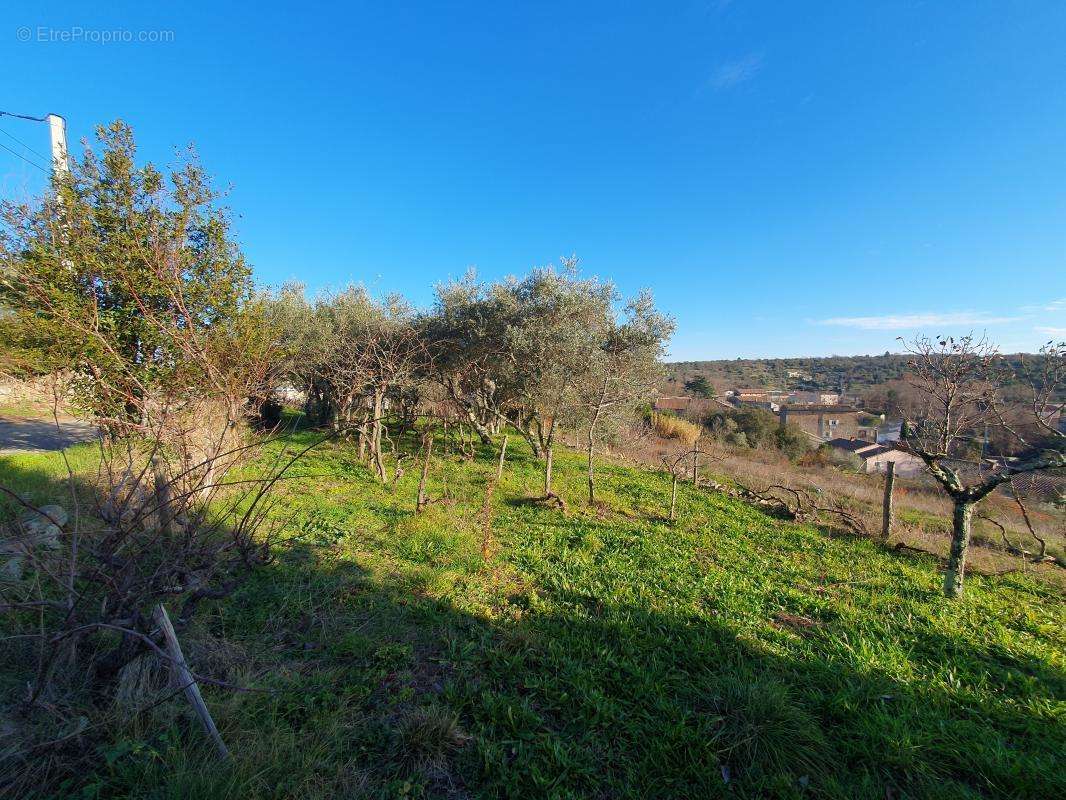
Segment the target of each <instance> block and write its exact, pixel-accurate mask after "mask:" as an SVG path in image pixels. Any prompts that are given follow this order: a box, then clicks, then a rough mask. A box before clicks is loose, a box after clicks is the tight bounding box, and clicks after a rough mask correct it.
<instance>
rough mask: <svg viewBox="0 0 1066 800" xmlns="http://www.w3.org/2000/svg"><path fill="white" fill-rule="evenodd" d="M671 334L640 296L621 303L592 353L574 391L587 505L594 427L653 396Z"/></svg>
mask: <svg viewBox="0 0 1066 800" xmlns="http://www.w3.org/2000/svg"><path fill="white" fill-rule="evenodd" d="M673 330H674V323H673V320H671V319H670V318H669V317H666V316H664V315H663V314H660V313H659V312H658V311H656V310H655V304H654V302H653V301H652V297H651V294H650V293H648V292H642V293H641V294H640V295H638V296H637V297H636V298H634V299H633V300H631V301H630V302H629V303H628V304H627V306H626V309H625V317H624V318H623V319H622V320H621V321H615V320H613V319H612V320H611V321H610V323H609V324H608V326H607V328H606V330H605V331H604V336H603V339H602V340H601V341H600V342H599V346H598V347H597V348H596V349H595V350H594V351H593V354H592V358H591V359H590V361H589V363H588V365H587V367H586V369H585V371H584V373H583V375H582V378H583V380H582V382H581V385H580V387H579V391H578V397H579V402H580V404H581V405H582V406H583V409H582V410H583V411H584V415H585V417H586V430H585V434H586V435H585V453H586V457H587V474H588V487H589V503H590V504H593V503H595V502H596V473H595V459H594V457H593V455H594V451H595V447H596V441H597V436H598V434H599V432H600V428H601V427H602V425H603V423H604V422H605V421H607V420H612V421H617V420H618V419H620V418H624V417H625V416H626V415H627V412H632V411H633V409H634V406H635V405H636V404H637V403H639V402H640V401H643V400H647V399H648V398H650V397H651V396H652V394H653V393H654V392H655V389H656V386H657V385H658V383H659V381H660V380H661V379H662V375H663V369H662V364H661V362H660V359H661V358H662V356H663V355H664V354H665V350H666V343H667V341H668V340H669V338H670V335H671V334H672V333H673Z"/></svg>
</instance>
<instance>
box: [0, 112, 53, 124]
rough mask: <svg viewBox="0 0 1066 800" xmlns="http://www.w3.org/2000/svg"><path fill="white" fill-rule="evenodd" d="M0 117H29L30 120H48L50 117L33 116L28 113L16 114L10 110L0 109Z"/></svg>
mask: <svg viewBox="0 0 1066 800" xmlns="http://www.w3.org/2000/svg"><path fill="white" fill-rule="evenodd" d="M0 117H17V118H19V119H28V120H30V122H48V117H31V116H29V115H28V114H14V113H12V112H10V111H0Z"/></svg>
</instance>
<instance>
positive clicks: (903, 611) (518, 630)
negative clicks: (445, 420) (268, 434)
mask: <svg viewBox="0 0 1066 800" xmlns="http://www.w3.org/2000/svg"><path fill="white" fill-rule="evenodd" d="M308 436H309V434H295V435H293V436H292V437H291V438H290V442H289V443H290V444H298V443H299V442H302V441H305V440H306V439H307V437H308ZM82 452H83V455H82V458H86V456H84V452H85V451H82ZM492 459H493V454H492V453H491V452H489V451H488V450H486V451H484V452H483V453H482V454H481V456H480V457H479V458H478V459H477V460H474V461H464V460H462V459H461V458H459V457H458V456H447V457H445V459H444V460H443V461H442V462H440V463H439V464H438V465H437V467H436V469H435V471H434V473H433V474H432V480H431V485H432V494H433V495H434V496H435V497H440V496H442V495H443V494H444V493H445V483H446V485H447V492H448V493H449V494H450V496H451V498H452V502H450V503H435V504H433V505H431V506H430V507H429V509H428V510H427V511H426V512H425V513H424V514H421V515H415V514H414V505H415V492H416V485H417V478H418V476H417V474H416V472H417V470H416V469H414V468H410V469H409V470H408V474H407V475H406V476H404V477H403V478H402V479H401V480H400V481H399V483H398V485H397V486H396V487H395V489H392V488H387V487H383V486H381V485H380V484H378V483H377V482H376V481H375V480H374V479H373V478H372V476H371V475H370V473H369V472H368V471H367V470H366V469H365V468H364V467H363V466H361V465H360V464H359V463H358V462H357V460H356V458H355V454H354V453H353V451H352V449H351V448H348V447H345V446H343V445H325V446H323V447H322V448H321V449H319V450H318V451H315V452H313V453H312V454H311V455H310V456H309V457H308V458H307V460H306V461H305V462H303V463H302V465H301V467H300V470H301V474H302V475H303V477H301V478H299V479H294V480H289V481H287V482H286V483H285V484H284V485H283V488H282V504H281V506H280V507H279V508H278V514H279V515H282V516H283V517H284V518H285V519H287V520H288V526H287V527H288V530H289V531H290V533H291V535H292V537H293V539H292V542H291V544H290V546H288V547H287V548H285V549H284V550H283V551H280V552H279V556H278V559H277V561H276V563H274V564H273V565H271V566H269V567H267V568H264V569H263V570H261V571H260V572H258V573H257V574H256V575H255V576H254V577H253V579H252V580H251V581H250V582H249V583H247V584H246V585H244V586H243V587H242V588H241V589H240V590H239V592H238V593H237V594H236V595H234V596H232V597H231V598H229V599H228V600H226V601H225V602H223V603H220V604H218V605H215V606H213V607H211V608H210V609H208V610H206V613H205V614H204V616H203V617H202V618H201V620H200V622H199V623H198V624H197V626H196V627H194V628H193V629H190V630H189V631H187V632H186V633H185V634H183V643H184V645H185V647H186V650H187V654H188V655H189V658H190V660H191V661H192V662H193V665H194V667H195V668H196V669H198V670H199V671H200V672H203V673H207V674H210V675H214V676H215V677H218V678H220V679H223V680H228V681H233V682H238V683H241V684H244V685H247V686H254V687H259V688H263V689H269V690H270V691H269V692H243V693H235V692H231V691H227V690H223V689H219V688H213V687H205V688H204V694H205V697H206V698H207V701H208V703H209V705H210V706H211V708H212V710H213V712H214V714H215V716H216V720H217V721H218V723H219V727H220V729H221V731H222V735H223V737H224V738H225V740H226V742H227V743H228V745H229V747H230V749H231V750H232V751H233V752H234V754H235V756H236V763H235V765H234V766H233V767H232V768H230V767H224V766H222V765H218V764H216V763H214V762H213V761H212V755H211V753H210V751H209V749H208V748H207V747H206V746H205V745H204V743H203V741H202V734H201V733H200V731H199V729H198V728H196V727H195V725H193V724H192V723H191V722H190V721H189V720H188V718H187V716H186V713H185V711H184V709H183V707H182V706H180V705H178V704H175V703H168V704H164V705H161V706H157V707H156V708H153V709H152V710H151V711H150V712H148V713H145V714H142V715H140V716H139V717H137V718H135V719H132V720H131V721H130V722H129V723H128V724H127V725H126V726H124V727H122V728H120V729H115V730H111V731H108V732H107V735H106V736H105V737H104V739H103V740H102V741H101V743H100V745H99V753H100V757H99V759H98V762H97V766H96V768H95V770H93V771H91V772H89V773H87V774H80V775H78V776H75V777H73V778H71V780H70V782H69V784H68V786H67V788H66V789H65V790H64V793H63V794H62V796H76V797H135V798H223V797H225V798H252V797H254V798H295V797H299V798H334V797H345V798H347V797H455V798H466V797H515V798H519V797H523V798H525V797H559V798H564V797H582V798H584V797H589V798H614V797H627V798H646V797H691V798H704V797H752V798H754V797H796V798H799V797H837V798H877V799H878V800H886V798H975V797H1010V798H1023V797H1031V798H1050V797H1063V796H1066V773H1064V771H1063V770H1062V768H1061V767H1062V763H1061V758H1062V755H1063V753H1064V752H1066V673H1064V670H1066V664H1064V651H1066V631H1064V627H1063V624H1062V622H1063V618H1064V613H1063V612H1064V611H1066V603H1064V598H1063V596H1062V595H1061V594H1060V593H1058V592H1057V591H1055V590H1054V589H1053V588H1051V587H1049V586H1048V585H1046V584H1044V583H1040V582H1037V581H1035V580H1033V579H1032V578H1031V577H1029V576H1026V575H1023V574H1011V575H1006V576H1001V577H983V576H974V577H972V578H971V579H970V581H969V585H968V587H967V591H966V595H965V597H964V598H963V599H962V600H961V601H960V602H956V603H953V604H949V603H948V602H946V601H945V600H944V599H943V598H942V597H941V596H940V584H941V577H940V574H939V571H938V564H937V561H936V560H935V559H934V558H932V557H925V556H921V555H914V554H908V553H898V552H891V551H888V550H885V549H884V548H882V547H880V546H879V545H877V544H876V543H874V542H872V541H868V540H863V539H857V538H842V537H834V536H832V535H830V534H828V533H826V532H824V531H820V530H816V529H813V528H810V527H804V526H797V525H793V524H790V523H786V522H782V521H779V520H775V519H772V518H769V517H767V516H766V515H764V514H762V513H761V512H759V511H756V510H754V509H752V508H750V507H747V506H745V505H743V504H740V503H738V502H735V501H732V500H729V499H727V498H725V497H723V496H720V495H716V494H711V493H701V494H696V493H694V492H692V491H691V489H690V488H689V487H683V491H682V494H681V497H680V502H679V510H680V520H679V521H678V522H677V523H675V524H672V525H671V524H670V523H668V522H666V521H664V520H663V519H662V515H663V514H664V511H665V508H666V504H667V502H668V498H669V484H668V482H667V480H666V479H665V477H663V476H660V475H656V474H651V473H647V472H644V471H641V470H638V469H635V468H629V467H625V466H620V465H615V464H603V465H602V466H601V468H600V474H601V480H602V501H603V502H602V507H599V508H595V509H591V508H588V507H587V505H586V504H585V503H584V502H583V501H582V497H583V496H584V493H585V487H584V483H583V481H584V476H583V471H582V465H581V461H580V458H579V457H578V456H577V455H576V454H572V453H563V454H561V455H560V456H559V457H558V459H557V464H556V470H557V478H556V480H557V481H558V485H557V490H558V491H559V492H560V494H561V495H562V496H563V497H564V498H566V499H567V501H568V503H569V510H568V512H566V513H563V512H561V511H559V510H557V509H553V508H547V507H544V506H541V505H538V504H536V503H533V502H530V500H529V498H530V497H531V496H533V495H534V494H536V493H537V487H538V486H539V482H540V476H539V464H538V463H537V462H535V461H534V460H533V459H532V458H531V456H530V454H529V452H528V450H525V449H524V448H523V447H522V446H520V445H518V444H517V443H516V442H515V441H514V439H513V438H512V441H511V447H510V449H509V451H508V458H507V466H506V471H505V476H504V480H503V483H502V485H501V486H500V487H499V489H498V491H497V492H496V494H495V498H494V502H493V519H492V526H491V527H492V532H493V540H494V547H493V552H492V555H491V557H490V559H489V560H488V562H486V561H485V560H484V559H483V558H482V555H481V540H482V518H481V506H482V503H483V498H484V484H485V479H486V476H487V475H488V474H489V473H490V472H491V471H492V470H493V469H494V464H493V461H492ZM59 474H60V472H59V469H58V467H57V462H56V459H55V457H54V456H49V457H44V456H17V457H9V458H0V482H5V483H6V482H7V481H13V482H15V483H16V484H17V486H18V487H19V488H21V489H22V490H24V491H34V487H36V490H35V491H36V492H37V496H38V498H39V499H47V498H46V497H43V496H41V495H46V494H47V493H48V491H49V490H48V489H46V488H43V487H45V486H46V483H45V480H44V479H45V478H46V476H50V477H51V478H55V477H56V476H57V475H59ZM17 677H18V676H17V675H11V674H9V675H8V676H6V679H5V680H4V684H3V685H4V687H5V689H7V690H9V691H13V689H12V687H14V686H15V685H16V681H17Z"/></svg>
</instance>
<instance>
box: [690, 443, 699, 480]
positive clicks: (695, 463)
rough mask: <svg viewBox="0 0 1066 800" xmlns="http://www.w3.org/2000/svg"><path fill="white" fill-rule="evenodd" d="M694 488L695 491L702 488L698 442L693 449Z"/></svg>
mask: <svg viewBox="0 0 1066 800" xmlns="http://www.w3.org/2000/svg"><path fill="white" fill-rule="evenodd" d="M692 486H693V488H695V489H699V488H700V444H699V442H696V446H695V447H694V448H692Z"/></svg>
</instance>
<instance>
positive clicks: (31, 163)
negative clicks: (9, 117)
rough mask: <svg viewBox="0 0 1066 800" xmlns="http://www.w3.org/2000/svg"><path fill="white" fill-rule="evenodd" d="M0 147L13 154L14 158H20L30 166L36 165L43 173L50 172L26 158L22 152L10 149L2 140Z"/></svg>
mask: <svg viewBox="0 0 1066 800" xmlns="http://www.w3.org/2000/svg"><path fill="white" fill-rule="evenodd" d="M0 147H2V148H4V149H5V150H7V152H9V153H11V155H13V156H15V157H16V158H21V159H22V160H23V161H25V162H26V163H27V164H29V165H31V166H34V167H37V169H39V170H40V171H41V172H43V173H44V174H45V175H48V174H50V173H49V170H47V169H45V168H44V167H42V166H41V165H40V164H38V163H37V162H36V161H31V160H30V159H28V158H26V156H24V155H22V153H20V152H18V151H17V150H12V149H11V148H10V147H8V146H7V145H6V144H4V143H3V142H0Z"/></svg>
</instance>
